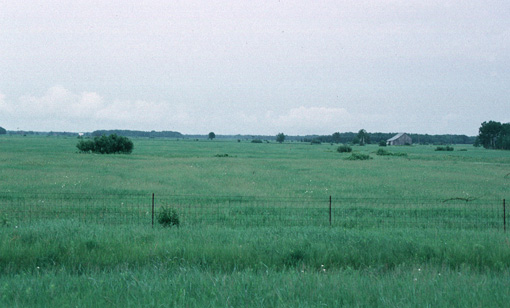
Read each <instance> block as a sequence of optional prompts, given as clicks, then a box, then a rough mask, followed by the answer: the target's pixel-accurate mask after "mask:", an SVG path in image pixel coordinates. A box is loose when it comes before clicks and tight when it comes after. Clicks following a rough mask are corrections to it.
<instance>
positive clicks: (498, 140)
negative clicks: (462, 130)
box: [475, 121, 510, 150]
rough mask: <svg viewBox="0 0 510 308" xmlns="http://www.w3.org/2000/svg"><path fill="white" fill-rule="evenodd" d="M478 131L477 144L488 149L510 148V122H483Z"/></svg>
mask: <svg viewBox="0 0 510 308" xmlns="http://www.w3.org/2000/svg"><path fill="white" fill-rule="evenodd" d="M478 132H479V134H478V137H476V141H475V145H478V146H479V145H481V146H483V147H484V148H486V149H499V150H510V123H504V124H501V123H500V122H496V121H489V122H483V123H482V125H481V126H480V129H479V130H478Z"/></svg>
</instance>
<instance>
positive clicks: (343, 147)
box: [336, 145, 352, 153]
mask: <svg viewBox="0 0 510 308" xmlns="http://www.w3.org/2000/svg"><path fill="white" fill-rule="evenodd" d="M336 150H337V151H338V152H339V153H350V152H352V148H351V147H350V146H348V145H341V146H339V147H338V148H337V149H336Z"/></svg>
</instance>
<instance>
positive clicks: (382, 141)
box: [379, 140, 387, 147]
mask: <svg viewBox="0 0 510 308" xmlns="http://www.w3.org/2000/svg"><path fill="white" fill-rule="evenodd" d="M379 146H380V147H385V146H387V144H386V141H385V140H381V141H379Z"/></svg>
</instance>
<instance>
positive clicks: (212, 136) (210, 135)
mask: <svg viewBox="0 0 510 308" xmlns="http://www.w3.org/2000/svg"><path fill="white" fill-rule="evenodd" d="M208 138H209V139H211V140H213V139H214V138H216V134H215V133H213V132H210V133H209V137H208Z"/></svg>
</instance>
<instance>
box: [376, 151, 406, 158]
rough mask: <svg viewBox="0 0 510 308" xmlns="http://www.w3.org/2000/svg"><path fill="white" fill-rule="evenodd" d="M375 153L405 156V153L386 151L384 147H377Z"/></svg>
mask: <svg viewBox="0 0 510 308" xmlns="http://www.w3.org/2000/svg"><path fill="white" fill-rule="evenodd" d="M375 154H376V155H379V156H404V157H407V153H392V152H389V151H386V150H385V149H379V150H377V152H375Z"/></svg>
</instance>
